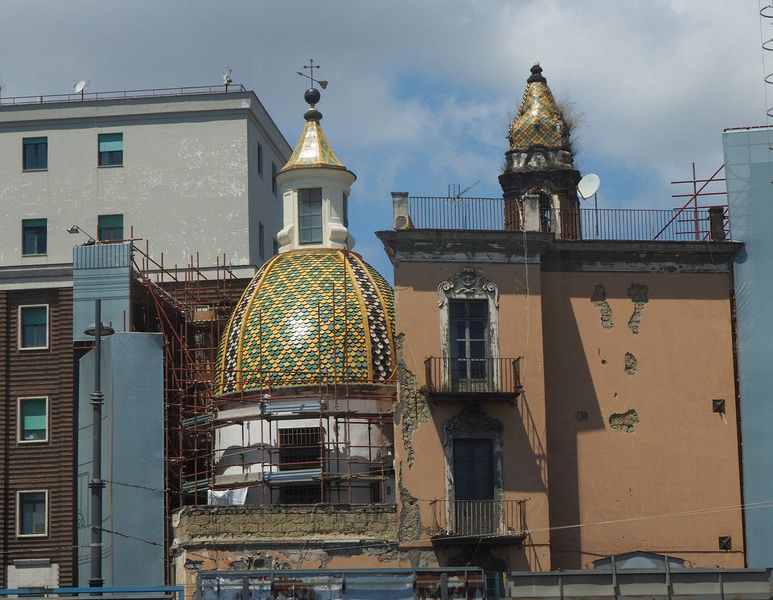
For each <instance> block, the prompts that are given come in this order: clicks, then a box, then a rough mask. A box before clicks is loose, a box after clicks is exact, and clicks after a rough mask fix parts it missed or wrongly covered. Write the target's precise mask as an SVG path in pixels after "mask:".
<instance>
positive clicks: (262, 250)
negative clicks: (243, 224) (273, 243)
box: [258, 221, 266, 261]
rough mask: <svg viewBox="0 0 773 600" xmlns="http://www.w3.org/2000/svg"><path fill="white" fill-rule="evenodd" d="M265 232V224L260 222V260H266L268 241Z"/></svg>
mask: <svg viewBox="0 0 773 600" xmlns="http://www.w3.org/2000/svg"><path fill="white" fill-rule="evenodd" d="M265 235H266V234H265V231H264V229H263V223H261V222H260V221H258V246H259V252H260V260H261V261H263V260H266V250H265V246H266V240H265Z"/></svg>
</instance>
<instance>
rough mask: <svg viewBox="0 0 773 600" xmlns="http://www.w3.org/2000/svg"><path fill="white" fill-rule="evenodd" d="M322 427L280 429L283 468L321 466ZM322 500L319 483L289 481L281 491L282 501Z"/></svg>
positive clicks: (280, 455) (280, 452)
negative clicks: (290, 482) (296, 483)
mask: <svg viewBox="0 0 773 600" xmlns="http://www.w3.org/2000/svg"><path fill="white" fill-rule="evenodd" d="M321 443H322V429H321V428H319V427H293V428H289V429H280V430H279V470H280V471H298V470H301V469H318V468H319V467H320V452H321ZM321 501H322V492H321V489H320V486H319V484H305V485H300V484H299V485H286V486H282V488H281V490H280V493H279V502H280V503H282V504H314V503H316V502H321Z"/></svg>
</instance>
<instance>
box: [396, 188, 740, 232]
mask: <svg viewBox="0 0 773 600" xmlns="http://www.w3.org/2000/svg"><path fill="white" fill-rule="evenodd" d="M507 208H509V209H511V212H512V210H517V207H515V205H512V206H510V205H509V204H508V206H507V207H506V205H505V201H504V199H503V198H467V197H462V198H452V197H442V196H410V197H409V198H408V212H409V215H410V220H411V223H412V225H413V227H414V228H415V229H460V230H468V231H506V230H513V231H521V223H522V222H523V220H522V219H521V218H519V217H517V216H514V215H510V218H507V215H506V209H507ZM722 208H725V207H722ZM710 211H711V207H702V208H694V207H690V208H686V207H682V208H678V209H632V208H599V209H594V208H576V209H562V210H560V211H559V212H558V214H556V212H555V211H550V214H549V215H545V217H546V218H544V219H542V230H543V231H545V232H547V233H555V235H556V237H557V238H559V239H561V238H563V239H582V240H621V241H622V240H631V241H634V240H636V241H639V240H640V241H645V240H660V241H696V240H705V239H708V238H710V237H711V235H710V234H711V232H712V227H711V221H710ZM721 214H722V217H723V218H722V223H721V225H722V228H723V229H724V230H725V231H726V232H728V235H726V239H730V236H729V215H728V213H727V211H726V210H724V211H723V212H722V213H721ZM715 237H716V236H715Z"/></svg>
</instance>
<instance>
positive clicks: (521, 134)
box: [508, 63, 569, 150]
mask: <svg viewBox="0 0 773 600" xmlns="http://www.w3.org/2000/svg"><path fill="white" fill-rule="evenodd" d="M526 82H527V86H526V91H525V92H524V93H523V101H522V102H521V107H520V109H519V110H518V116H517V117H516V118H515V120H514V121H513V123H512V125H510V133H509V135H508V138H509V140H510V149H511V150H527V149H529V148H531V147H533V146H542V147H544V148H549V149H556V150H569V133H568V131H567V128H566V123H565V122H564V119H563V116H562V114H561V110H560V109H559V108H558V105H557V104H556V101H555V99H554V98H553V93H552V92H551V91H550V88H549V87H548V83H547V80H546V79H545V78H544V77H543V76H542V68H541V67H540V66H539V63H537V64H535V65H534V66H533V67H532V68H531V76H530V77H529V78H528V79H527V80H526Z"/></svg>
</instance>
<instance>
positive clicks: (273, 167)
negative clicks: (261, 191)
mask: <svg viewBox="0 0 773 600" xmlns="http://www.w3.org/2000/svg"><path fill="white" fill-rule="evenodd" d="M271 191H272V192H274V196H276V165H275V164H274V163H273V162H272V163H271Z"/></svg>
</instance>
